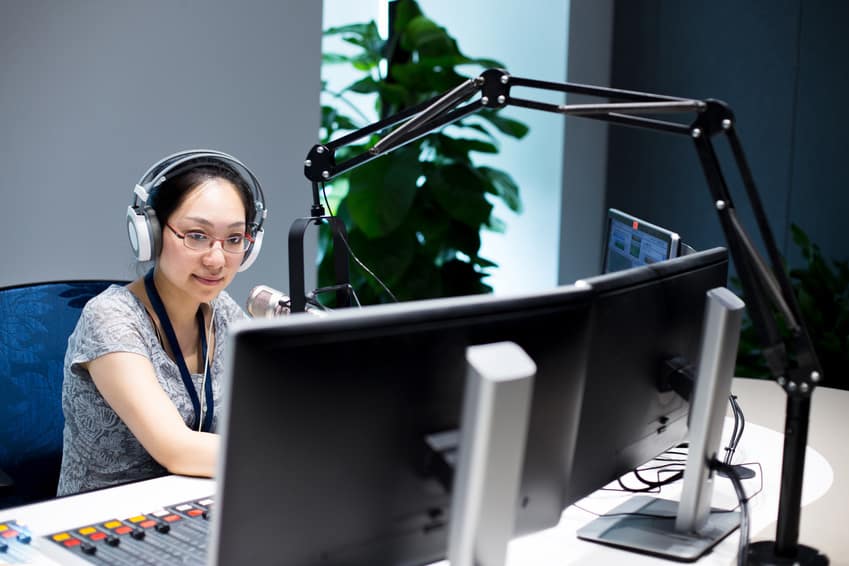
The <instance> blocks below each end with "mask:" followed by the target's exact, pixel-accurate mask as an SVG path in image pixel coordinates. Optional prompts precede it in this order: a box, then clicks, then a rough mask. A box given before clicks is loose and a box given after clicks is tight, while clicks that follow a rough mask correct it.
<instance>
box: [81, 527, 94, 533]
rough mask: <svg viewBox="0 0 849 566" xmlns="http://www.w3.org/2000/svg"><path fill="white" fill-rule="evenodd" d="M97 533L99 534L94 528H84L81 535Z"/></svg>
mask: <svg viewBox="0 0 849 566" xmlns="http://www.w3.org/2000/svg"><path fill="white" fill-rule="evenodd" d="M95 532H97V529H95V528H94V527H83V528H81V529H80V534H81V535H90V534H91V533H95Z"/></svg>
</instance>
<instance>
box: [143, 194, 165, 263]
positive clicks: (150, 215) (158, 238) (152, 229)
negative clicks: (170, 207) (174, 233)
mask: <svg viewBox="0 0 849 566" xmlns="http://www.w3.org/2000/svg"><path fill="white" fill-rule="evenodd" d="M144 217H145V219H146V220H147V233H148V238H150V242H151V248H152V249H153V256H152V257H151V258H150V259H156V258H158V257H159V252H161V251H162V226H160V225H159V218H157V216H156V212H155V211H154V210H153V208H152V207H150V206H146V207H144Z"/></svg>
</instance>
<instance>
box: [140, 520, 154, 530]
mask: <svg viewBox="0 0 849 566" xmlns="http://www.w3.org/2000/svg"><path fill="white" fill-rule="evenodd" d="M155 524H156V521H154V520H153V519H148V520H147V521H144V522H141V523H139V526H140V527H144V528H145V529H149V528H150V527H152V526H154V525H155Z"/></svg>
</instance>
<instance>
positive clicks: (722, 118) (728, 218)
mask: <svg viewBox="0 0 849 566" xmlns="http://www.w3.org/2000/svg"><path fill="white" fill-rule="evenodd" d="M512 87H526V88H532V89H540V90H544V91H555V92H562V93H567V94H575V95H583V96H590V97H601V98H606V99H608V102H604V103H597V104H559V105H558V104H551V103H547V102H541V101H536V100H530V99H525V98H518V97H513V96H512V95H511V93H510V91H511V88H512ZM478 92H479V93H480V95H481V96H480V98H479V99H477V100H476V101H472V102H468V103H466V101H467V100H468V99H469V98H470V97H471V96H473V95H474V94H475V93H478ZM461 103H463V104H462V105H461V106H457V105H458V104H461ZM507 106H516V107H520V108H529V109H532V110H540V111H544V112H549V113H555V114H562V115H565V116H575V117H581V118H589V119H593V120H601V121H604V122H609V123H611V124H617V125H622V126H629V127H634V128H639V129H644V130H645V129H648V130H654V131H658V132H666V133H671V134H676V135H681V136H688V137H689V138H690V139H691V140H692V142H693V143H694V146H695V149H696V153H697V155H698V157H699V161H700V164H701V166H702V172H703V174H704V177H705V180H706V181H707V185H708V189H709V190H710V193H711V197H712V199H713V202H714V207H715V209H716V211H717V214H718V217H719V220H720V225H721V228H722V230H723V233H724V235H725V239H726V242H727V244H728V248H729V252H730V254H731V256H732V258H733V260H734V264H735V266H736V268H737V272H738V275H739V277H740V280H741V283H742V287H743V294H744V298H745V299H746V302H747V304H748V311H749V314H750V317H751V319H752V323H753V325H754V326H755V329H756V331H757V333H758V335H759V338H760V340H761V342H762V345H763V355H764V358H765V359H766V362H767V366H768V367H769V370H770V373H771V375H772V377H773V379H775V380H776V381H777V383H778V384H779V385H780V386H781V387H782V388H783V389H784V390H785V392H786V394H787V408H786V429H785V443H784V453H783V463H782V479H781V496H780V500H779V511H778V524H777V529H776V540H775V541H774V547H773V546H772V543H769V545H770V548H768V549H764V548H763V545H762V548H761V549H760V552H763V553H764V554H765V555H768V554H770V552H772V553H774V556H780V557H795V556H796V555H797V554H798V552H799V551H800V549H807V547H802V546H801V545H799V544H798V534H799V509H800V506H801V487H802V475H803V472H804V463H805V457H804V456H805V446H806V445H807V425H808V415H809V411H810V399H811V394H812V393H813V390H814V388H815V387H816V385H817V383H818V382H819V381H820V380H821V370H820V365H819V361H818V360H817V357H816V352H815V351H814V348H813V344H812V341H811V338H810V335H809V333H808V331H807V329H806V327H805V323H804V320H803V319H802V316H801V310H800V309H799V306H798V303H797V301H796V297H795V295H794V292H793V288H792V285H791V283H790V280H789V278H788V276H787V274H786V272H785V270H784V266H783V263H782V259H781V254H780V253H779V251H778V248H777V246H776V243H775V239H774V237H773V235H772V231H771V229H770V226H769V222H768V220H767V218H766V214H765V212H764V207H763V205H762V203H761V200H760V197H759V195H758V191H757V189H756V187H755V182H754V178H753V176H752V173H751V171H750V169H749V166H748V163H747V161H746V157H745V154H744V152H743V148H742V144H741V143H740V140H739V138H738V136H737V133H736V130H735V128H734V115H733V113H732V112H731V110H730V108H729V107H728V106H727V105H726V104H725V103H724V102H722V101H718V100H713V99H706V100H697V99H691V98H680V97H673V96H666V95H660V94H653V93H645V92H637V91H630V90H621V89H613V88H607V87H599V86H591V85H582V84H576V83H556V82H548V81H540V80H534V79H528V78H523V77H514V76H512V75H510V74H508V73H507V72H506V71H504V70H502V69H487V70H485V71H484V72H483V73H481V74H480V75H479V76H477V77H474V78H472V79H469V80H467V81H464V82H463V83H461V84H460V85H458V86H457V87H455V88H454V89H451V90H450V91H448V92H446V93H444V94H442V95H439V96H436V97H434V98H432V99H431V100H429V101H427V102H424V103H422V104H419V105H417V106H415V107H413V108H410V109H407V110H404V111H402V112H399V113H398V114H396V115H394V116H390V117H388V118H386V119H384V120H380V121H378V122H375V123H374V124H371V125H369V126H366V127H365V128H362V129H360V130H356V131H354V132H351V133H349V134H346V135H344V136H342V137H340V138H337V139H336V140H334V141H331V142H329V143H327V144H324V145H315V146H313V148H312V149H311V150H310V151H309V153H308V155H307V159H306V160H305V162H304V175H305V176H306V178H307V179H309V180H310V181H312V183H313V186H314V195H315V196H314V198H315V199H316V200H317V198H318V197H317V190H315V187H317V185H318V184H319V183H324V182H327V181H330V180H332V179H334V178H335V177H337V176H339V175H341V174H343V173H346V172H348V171H350V170H352V169H354V168H356V167H358V166H360V165H362V164H363V163H366V162H368V161H371V160H372V159H375V158H377V157H379V156H381V155H384V154H386V153H389V152H391V151H393V150H395V149H397V148H399V147H401V146H403V145H404V144H406V143H409V142H411V141H413V140H416V139H418V138H420V137H422V136H424V135H427V134H429V133H431V132H433V131H435V130H438V129H439V128H441V127H443V126H445V125H447V124H450V123H453V122H456V121H458V120H461V119H462V118H465V117H466V116H469V115H471V114H473V113H475V112H478V111H480V110H483V109H491V110H499V109H501V108H504V107H507ZM676 114H695V118H693V119H692V121H691V122H689V123H685V122H676V121H673V120H670V119H661V118H658V117H657V116H658V115H663V116H666V117H669V116H671V115H676ZM396 125H397V127H396V128H395V129H394V130H392V131H391V132H389V133H388V134H386V135H385V136H384V137H383V138H381V139H380V140H379V141H378V142H377V143H376V144H374V145H373V146H372V147H371V148H370V149H368V150H365V151H364V152H363V153H361V154H359V155H356V156H354V157H352V158H350V159H348V160H346V161H344V162H342V163H336V160H335V152H336V150H337V149H339V148H340V147H344V146H347V145H349V144H351V143H352V142H354V141H356V140H359V139H362V138H363V137H365V136H368V135H371V134H374V133H377V132H380V131H383V130H386V129H387V128H391V127H393V126H396ZM717 136H724V138H725V139H727V141H728V143H729V145H730V148H731V152H732V155H733V158H734V164H735V165H736V169H737V171H738V173H739V174H740V177H741V179H742V182H743V185H744V187H745V190H746V195H747V197H748V201H749V203H750V205H751V207H752V210H753V212H754V215H755V219H756V222H757V225H758V230H759V234H760V236H761V239H762V241H763V244H764V247H765V249H766V251H767V255H768V257H769V258H770V263H771V267H770V265H769V264H767V262H766V261H764V260H763V259H762V258H761V256H760V254H759V253H758V251H757V249H756V248H755V246H754V244H753V243H752V240H751V238H750V237H749V235H748V234H747V233H746V231H745V230H744V228H743V226H742V225H741V223H740V221H739V219H738V218H737V214H736V210H735V208H734V205H733V201H732V198H731V195H730V193H729V190H728V186H727V184H726V181H725V178H724V176H723V173H722V167H721V165H720V161H719V159H718V157H717V155H716V152H715V149H714V145H713V138H715V137H717ZM315 204H317V203H314V210H315ZM319 207H320V204H319ZM295 291H296V290H295V289H292V292H293V298H294V293H295ZM778 315H780V317H781V318H783V319H784V321H785V323H786V326H787V328H788V329H789V331H790V339H789V340H788V341H787V343H785V340H784V338H783V337H782V335H781V331H780V328H779V325H778V321H777V319H776V317H777V316H778ZM788 345H789V346H790V352H789V353H788V351H787V346H788ZM754 546H755V545H753V547H754ZM807 550H813V549H807Z"/></svg>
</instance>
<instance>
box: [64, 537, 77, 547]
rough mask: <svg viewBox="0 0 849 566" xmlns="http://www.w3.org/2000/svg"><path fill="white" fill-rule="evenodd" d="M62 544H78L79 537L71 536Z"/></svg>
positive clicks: (70, 545)
mask: <svg viewBox="0 0 849 566" xmlns="http://www.w3.org/2000/svg"><path fill="white" fill-rule="evenodd" d="M62 544H64V545H65V546H67V547H72V546H77V545H78V544H80V541H79V539H75V538H71V539H68V540H66V541H65V542H63V543H62Z"/></svg>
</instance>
